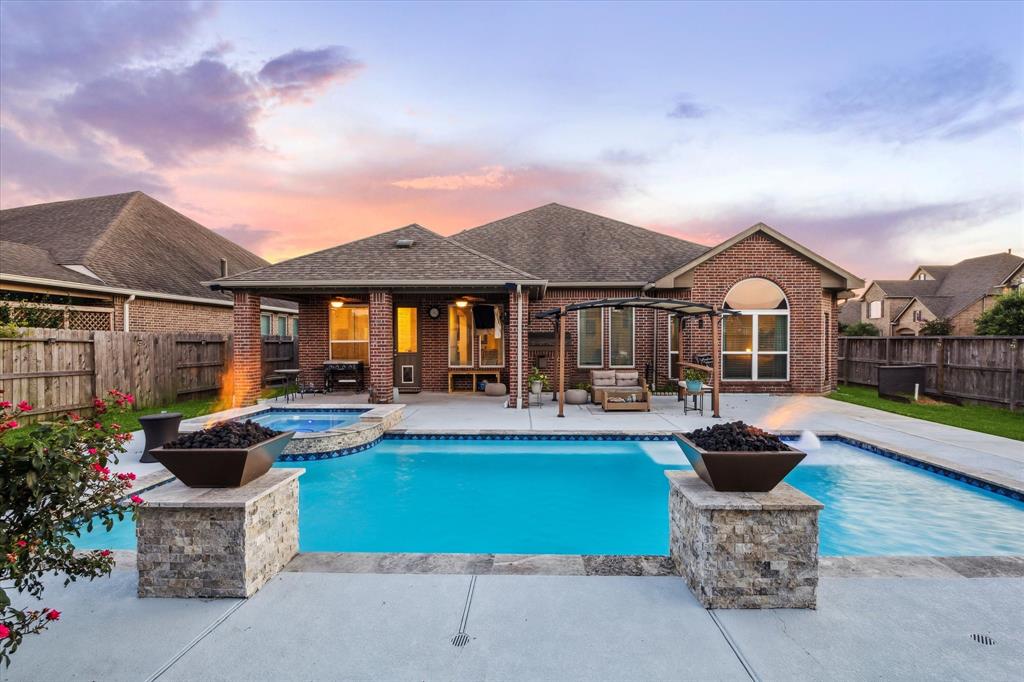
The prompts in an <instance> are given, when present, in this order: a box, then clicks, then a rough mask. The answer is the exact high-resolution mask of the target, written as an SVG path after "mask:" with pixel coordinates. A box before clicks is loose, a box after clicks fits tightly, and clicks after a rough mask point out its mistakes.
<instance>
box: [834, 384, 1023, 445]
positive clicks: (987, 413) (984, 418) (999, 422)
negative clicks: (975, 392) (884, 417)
mask: <svg viewBox="0 0 1024 682" xmlns="http://www.w3.org/2000/svg"><path fill="white" fill-rule="evenodd" d="M829 398H832V399H833V400H841V401H842V402H844V403H853V404H854V405H862V406H864V407H873V408H875V409H876V410H883V411H884V412H893V413H895V414H902V415H904V416H907V417H915V418H917V419H924V420H925V421H930V422H937V423H939V424H948V425H950V426H959V427H960V428H962V429H970V430H971V431H980V432H981V433H991V434H992V435H995V436H1003V437H1005V438H1013V439H1015V440H1024V413H1021V412H1010V411H1009V410H1004V409H1000V408H998V407H985V406H981V405H947V404H945V403H943V404H935V403H926V404H922V403H901V402H897V401H895V400H887V399H885V398H879V397H878V389H876V388H875V387H873V386H840V387H839V389H838V390H836V391H833V392H832V393H831V394H830V395H829Z"/></svg>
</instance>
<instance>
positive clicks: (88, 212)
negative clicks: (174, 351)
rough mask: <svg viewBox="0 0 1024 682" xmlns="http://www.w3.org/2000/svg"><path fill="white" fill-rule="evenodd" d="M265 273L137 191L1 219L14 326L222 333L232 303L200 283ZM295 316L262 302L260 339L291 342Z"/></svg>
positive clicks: (1, 254) (0, 284)
mask: <svg viewBox="0 0 1024 682" xmlns="http://www.w3.org/2000/svg"><path fill="white" fill-rule="evenodd" d="M266 265H268V263H267V261H265V260H263V259H262V258H260V257H259V256H257V255H255V254H253V253H251V252H249V251H247V250H246V249H244V248H242V247H241V246H239V245H238V244H235V243H234V242H232V241H230V240H228V239H225V238H224V237H222V236H220V235H218V234H217V233H215V232H213V231H211V230H209V229H207V228H205V227H203V226H202V225H200V224H199V223H197V222H195V221H193V220H190V219H189V218H187V217H185V216H184V215H182V214H180V213H178V212H177V211H175V210H174V209H172V208H170V207H169V206H166V205H164V204H162V203H160V202H159V201H156V200H155V199H153V198H151V197H149V196H147V195H146V194H143V193H142V192H129V193H126V194H114V195H110V196H101V197H90V198H86V199H73V200H71V201H58V202H53V203H47V204H36V205H33V206H22V207H19V208H9V209H5V210H3V211H0V297H2V300H0V303H2V304H4V305H5V306H6V307H7V309H8V311H9V312H8V315H9V316H11V317H12V319H13V321H14V322H16V323H17V322H18V321H19V315H21V316H23V315H24V314H25V310H26V309H27V308H31V309H34V310H50V311H52V312H53V314H54V315H55V316H60V317H62V322H63V325H62V326H64V327H67V328H71V329H94V330H121V331H154V332H155V331H188V332H219V333H223V334H228V333H231V331H232V329H233V326H232V314H231V308H232V305H233V303H234V301H233V299H232V297H231V296H230V295H228V294H225V293H223V292H214V291H210V289H209V287H206V286H204V285H203V284H202V282H204V281H206V280H209V279H212V278H214V277H218V276H220V275H222V274H229V273H231V272H242V271H244V270H251V269H253V268H260V267H264V266H266ZM297 313H298V308H297V306H296V305H295V303H294V302H292V301H284V300H275V299H270V298H268V299H266V300H264V301H263V306H262V309H261V314H262V318H261V326H262V330H263V332H264V333H265V334H266V335H269V334H277V335H282V336H290V335H292V334H293V333H294V332H295V328H296V325H297V323H298V314H297ZM23 321H24V320H23Z"/></svg>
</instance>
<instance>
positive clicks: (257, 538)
mask: <svg viewBox="0 0 1024 682" xmlns="http://www.w3.org/2000/svg"><path fill="white" fill-rule="evenodd" d="M304 472H305V469H278V468H273V469H271V470H270V471H268V472H267V473H266V474H264V475H263V476H261V477H259V478H257V479H256V480H255V481H253V482H251V483H249V484H248V485H245V486H242V487H241V488H187V487H185V485H184V484H183V483H181V482H180V481H173V482H171V483H168V484H167V485H164V486H160V487H159V488H156V489H154V490H152V491H150V492H149V493H148V494H147V495H146V502H145V504H143V505H142V506H141V507H139V518H138V524H137V526H136V531H135V532H136V536H137V538H138V568H139V596H140V597H242V598H245V597H251V596H252V595H253V594H255V593H256V591H257V590H259V589H260V587H262V586H263V584H264V583H266V582H267V581H268V580H270V579H271V578H272V577H274V575H276V574H277V573H278V572H279V571H280V570H281V569H282V568H284V566H285V564H287V563H288V562H289V561H291V559H292V557H294V556H295V555H296V554H297V553H298V551H299V476H301V475H302V474H303V473H304Z"/></svg>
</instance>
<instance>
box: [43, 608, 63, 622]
mask: <svg viewBox="0 0 1024 682" xmlns="http://www.w3.org/2000/svg"><path fill="white" fill-rule="evenodd" d="M46 620H60V611H58V610H56V609H54V610H53V611H47V612H46Z"/></svg>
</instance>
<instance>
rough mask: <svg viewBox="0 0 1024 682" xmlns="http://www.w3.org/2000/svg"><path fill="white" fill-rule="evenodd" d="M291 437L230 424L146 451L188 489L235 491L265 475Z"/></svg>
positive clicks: (249, 425)
mask: <svg viewBox="0 0 1024 682" xmlns="http://www.w3.org/2000/svg"><path fill="white" fill-rule="evenodd" d="M294 435H295V432H294V431H284V432H281V431H275V430H273V429H268V428H266V427H265V426H260V425H259V424H257V423H255V422H252V421H248V420H246V421H244V422H233V421H230V422H223V423H221V424H217V425H215V426H211V427H210V428H208V429H203V430H202V431H196V432H194V433H185V434H182V435H180V436H178V438H177V439H176V440H173V441H171V442H170V443H167V444H166V445H164V446H163V447H159V448H153V449H152V450H151V451H150V452H151V453H152V455H153V456H154V457H156V459H157V461H159V462H160V463H161V464H163V465H164V466H165V467H167V469H168V470H169V471H170V472H171V473H172V474H174V475H175V476H177V478H178V480H180V481H181V482H182V483H184V484H185V485H187V486H188V487H189V488H238V487H240V486H243V485H245V484H246V483H250V482H252V481H254V480H256V479H257V478H259V477H260V476H262V475H263V474H265V473H267V472H268V471H269V470H270V467H272V466H273V465H274V462H275V461H276V460H277V458H278V456H279V455H280V454H281V452H282V451H284V448H285V446H286V445H288V441H290V440H291V439H292V436H294Z"/></svg>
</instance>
